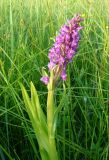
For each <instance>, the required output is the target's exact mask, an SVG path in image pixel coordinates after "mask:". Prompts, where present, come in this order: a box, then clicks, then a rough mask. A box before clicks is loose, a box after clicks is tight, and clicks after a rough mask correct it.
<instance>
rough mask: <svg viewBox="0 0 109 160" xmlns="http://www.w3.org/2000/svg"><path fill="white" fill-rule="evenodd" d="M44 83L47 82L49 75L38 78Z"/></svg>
mask: <svg viewBox="0 0 109 160" xmlns="http://www.w3.org/2000/svg"><path fill="white" fill-rule="evenodd" d="M40 80H41V81H42V82H43V83H44V84H45V85H47V84H48V83H49V77H48V76H43V77H42V78H41V79H40Z"/></svg>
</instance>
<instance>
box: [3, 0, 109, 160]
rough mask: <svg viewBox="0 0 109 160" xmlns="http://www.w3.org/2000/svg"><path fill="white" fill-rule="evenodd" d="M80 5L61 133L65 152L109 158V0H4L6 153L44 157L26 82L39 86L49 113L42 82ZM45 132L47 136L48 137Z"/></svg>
mask: <svg viewBox="0 0 109 160" xmlns="http://www.w3.org/2000/svg"><path fill="white" fill-rule="evenodd" d="M75 13H80V14H81V15H82V16H83V17H84V22H83V24H82V25H83V26H84V30H83V31H82V32H81V40H80V44H79V48H78V53H77V55H76V56H75V57H74V59H73V62H72V63H70V64H69V67H68V70H67V71H68V79H67V81H66V92H67V94H66V96H65V97H64V99H63V98H62V96H63V88H62V82H59V84H57V89H56V92H55V103H56V105H58V104H59V103H60V101H61V105H63V109H62V110H61V111H60V113H59V117H58V123H57V132H56V141H57V149H58V153H59V155H60V157H61V159H63V160H108V159H109V109H108V107H109V1H108V0H55V1H54V0H0V159H1V160H5V159H6V157H8V159H10V160H11V159H15V160H36V159H37V160H40V154H39V150H38V144H37V140H36V138H35V133H34V130H33V128H32V126H31V122H30V120H29V117H28V115H27V112H26V109H25V106H24V102H23V99H22V94H21V89H20V85H19V82H22V83H23V84H24V85H25V87H26V89H27V91H28V94H30V87H29V86H30V81H33V83H34V84H35V87H36V88H37V91H38V95H39V99H40V103H41V107H42V109H43V111H44V112H45V114H46V97H47V89H46V87H45V86H44V85H43V84H42V83H41V82H40V77H41V68H42V66H44V67H47V63H48V57H47V56H48V51H49V48H50V47H51V46H52V44H53V39H54V38H55V36H56V34H57V32H58V30H59V28H60V27H61V25H62V24H64V23H65V22H66V20H67V19H70V18H72V17H73V16H74V14H75ZM42 139H43V137H42Z"/></svg>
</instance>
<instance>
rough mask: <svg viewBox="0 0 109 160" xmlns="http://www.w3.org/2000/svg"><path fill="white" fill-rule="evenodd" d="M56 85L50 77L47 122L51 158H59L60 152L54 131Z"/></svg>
mask: <svg viewBox="0 0 109 160" xmlns="http://www.w3.org/2000/svg"><path fill="white" fill-rule="evenodd" d="M54 111H55V107H54V87H53V79H52V78H51V79H50V84H49V86H48V99H47V124H48V138H49V156H50V160H58V154H57V150H56V144H55V133H54V131H53V118H54Z"/></svg>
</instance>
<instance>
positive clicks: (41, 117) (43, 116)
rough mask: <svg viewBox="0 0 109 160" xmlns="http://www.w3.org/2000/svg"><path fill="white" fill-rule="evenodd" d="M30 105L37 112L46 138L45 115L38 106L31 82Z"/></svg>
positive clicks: (35, 92)
mask: <svg viewBox="0 0 109 160" xmlns="http://www.w3.org/2000/svg"><path fill="white" fill-rule="evenodd" d="M31 103H32V105H33V106H34V110H36V111H37V117H38V120H39V122H40V124H41V126H42V128H43V130H44V131H45V133H46V134H47V135H46V136H47V137H48V130H47V122H46V121H47V120H46V117H45V114H44V112H43V110H42V108H41V106H40V103H39V97H38V94H37V91H36V89H35V86H34V84H33V83H32V82H31Z"/></svg>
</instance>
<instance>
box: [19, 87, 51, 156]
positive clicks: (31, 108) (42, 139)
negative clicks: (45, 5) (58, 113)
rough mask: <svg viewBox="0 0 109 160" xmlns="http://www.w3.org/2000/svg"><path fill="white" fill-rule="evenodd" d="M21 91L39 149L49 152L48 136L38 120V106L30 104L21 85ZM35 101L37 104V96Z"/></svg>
mask: <svg viewBox="0 0 109 160" xmlns="http://www.w3.org/2000/svg"><path fill="white" fill-rule="evenodd" d="M21 89H22V95H23V99H24V103H25V106H26V109H27V112H28V115H29V118H30V120H31V123H32V126H33V128H34V131H35V135H36V138H37V141H38V144H39V147H40V148H41V150H43V149H44V150H45V151H46V152H47V153H48V152H49V149H48V144H49V143H48V135H47V131H46V129H45V128H44V127H43V125H42V123H40V118H39V113H38V112H39V111H38V109H37V108H38V107H39V106H38V107H37V105H33V102H31V100H30V98H29V96H28V93H27V91H26V89H25V87H24V86H23V85H21ZM32 95H33V93H32ZM37 101H38V103H39V99H38V96H37ZM36 104H37V103H36ZM39 105H40V104H39ZM45 151H43V152H45Z"/></svg>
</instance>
